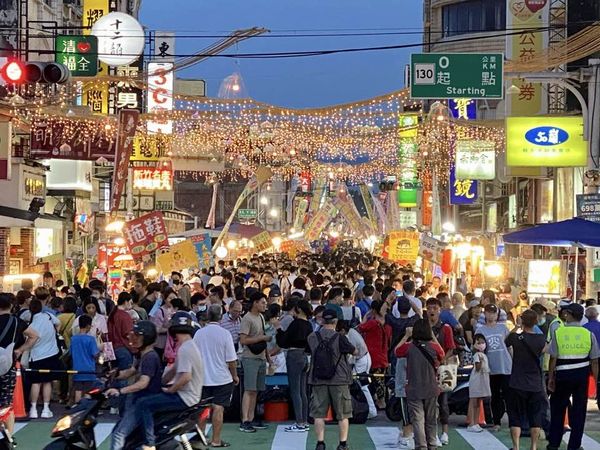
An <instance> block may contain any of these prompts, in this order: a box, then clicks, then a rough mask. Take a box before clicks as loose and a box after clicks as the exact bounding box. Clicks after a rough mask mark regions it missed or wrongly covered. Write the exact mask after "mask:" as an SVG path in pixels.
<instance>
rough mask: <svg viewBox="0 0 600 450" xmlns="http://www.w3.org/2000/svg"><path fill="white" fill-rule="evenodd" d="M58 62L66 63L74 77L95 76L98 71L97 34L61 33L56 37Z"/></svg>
mask: <svg viewBox="0 0 600 450" xmlns="http://www.w3.org/2000/svg"><path fill="white" fill-rule="evenodd" d="M55 48H56V62H57V63H61V64H64V65H65V66H67V68H68V69H69V70H70V71H71V76H74V77H95V76H96V75H97V73H98V38H97V37H96V36H92V35H89V36H72V35H59V36H56V38H55Z"/></svg>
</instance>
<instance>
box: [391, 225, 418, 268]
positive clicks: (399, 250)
mask: <svg viewBox="0 0 600 450" xmlns="http://www.w3.org/2000/svg"><path fill="white" fill-rule="evenodd" d="M387 250H388V251H387V254H388V258H389V259H390V260H391V261H404V262H410V263H414V262H415V261H416V259H417V256H418V255H419V233H417V232H416V231H392V232H390V233H389V235H388V249H387Z"/></svg>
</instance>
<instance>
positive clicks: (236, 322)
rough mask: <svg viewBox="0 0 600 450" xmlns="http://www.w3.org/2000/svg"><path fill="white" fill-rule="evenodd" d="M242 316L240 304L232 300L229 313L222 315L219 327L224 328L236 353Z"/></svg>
mask: <svg viewBox="0 0 600 450" xmlns="http://www.w3.org/2000/svg"><path fill="white" fill-rule="evenodd" d="M241 315H242V302H240V301H239V300H234V301H232V302H231V303H230V304H229V311H227V312H226V313H225V314H223V318H222V319H221V322H220V325H221V327H223V328H225V329H226V330H227V331H229V333H231V337H232V338H233V345H234V347H235V351H236V352H237V351H238V349H239V345H240V323H241V321H242V319H241Z"/></svg>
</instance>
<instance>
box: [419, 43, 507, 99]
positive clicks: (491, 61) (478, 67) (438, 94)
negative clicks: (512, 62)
mask: <svg viewBox="0 0 600 450" xmlns="http://www.w3.org/2000/svg"><path fill="white" fill-rule="evenodd" d="M503 64H504V55H503V54H502V53H414V54H412V55H410V96H411V97H412V98H423V99H436V98H471V99H485V98H496V99H498V98H503V94H504V83H503V79H502V73H503Z"/></svg>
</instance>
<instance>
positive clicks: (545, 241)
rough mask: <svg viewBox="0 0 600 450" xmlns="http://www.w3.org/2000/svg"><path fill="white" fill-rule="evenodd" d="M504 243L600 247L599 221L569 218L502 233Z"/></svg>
mask: <svg viewBox="0 0 600 450" xmlns="http://www.w3.org/2000/svg"><path fill="white" fill-rule="evenodd" d="M504 242H505V243H506V244H527V245H548V246H552V247H571V246H585V247H600V223H596V222H590V221H589V220H584V219H578V218H574V219H569V220H563V221H562V222H554V223H546V224H543V225H538V226H535V227H532V228H528V229H527V230H522V231H515V232H514V233H508V234H505V235H504Z"/></svg>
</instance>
